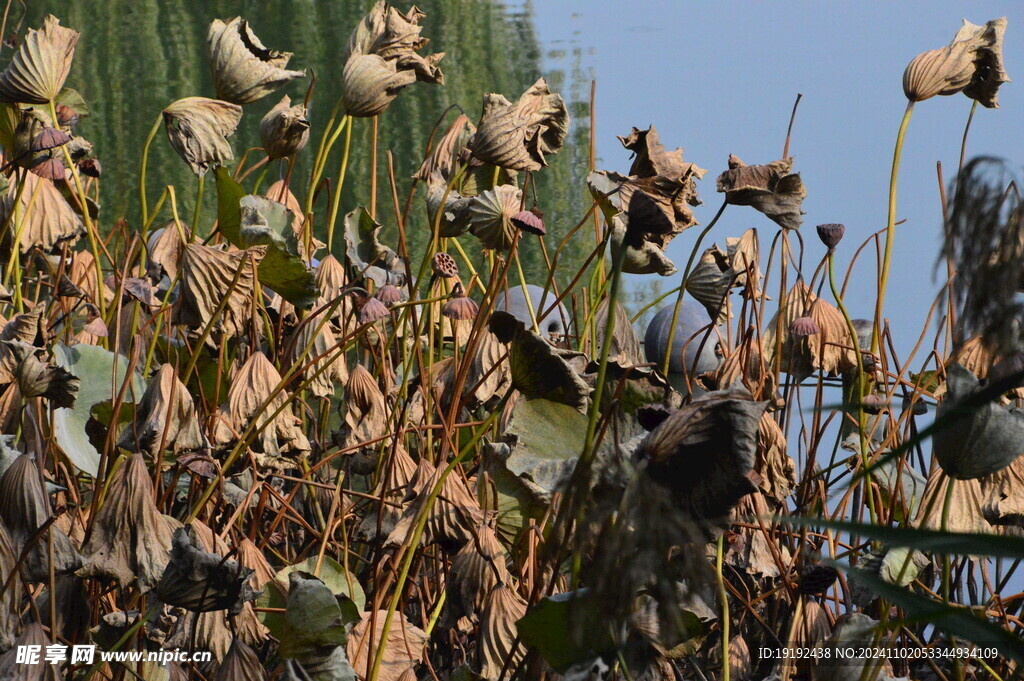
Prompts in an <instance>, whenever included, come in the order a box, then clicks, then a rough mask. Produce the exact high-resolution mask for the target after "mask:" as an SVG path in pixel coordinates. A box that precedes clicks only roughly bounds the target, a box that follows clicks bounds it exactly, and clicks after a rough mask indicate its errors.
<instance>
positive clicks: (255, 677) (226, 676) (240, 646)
mask: <svg viewBox="0 0 1024 681" xmlns="http://www.w3.org/2000/svg"><path fill="white" fill-rule="evenodd" d="M266 679H267V672H266V671H264V669H263V665H262V664H260V658H259V657H258V656H257V655H256V651H255V650H253V649H252V648H250V647H249V646H248V645H247V644H246V643H245V641H243V640H242V639H240V638H235V639H233V640H232V641H231V647H230V648H228V653H227V655H225V656H224V660H223V661H222V662H221V663H220V668H219V669H217V675H216V676H214V677H213V681H266Z"/></svg>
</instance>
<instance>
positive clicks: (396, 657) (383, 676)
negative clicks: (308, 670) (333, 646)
mask: <svg viewBox="0 0 1024 681" xmlns="http://www.w3.org/2000/svg"><path fill="white" fill-rule="evenodd" d="M387 614H388V613H387V611H386V610H378V611H377V612H376V613H372V612H364V613H362V616H361V618H360V620H359V622H358V623H356V625H355V627H353V628H352V631H351V632H349V635H348V643H347V645H346V652H347V653H348V658H349V660H351V661H352V666H353V667H354V668H355V670H356V674H358V675H359V678H361V679H368V678H370V669H371V668H372V666H373V658H374V655H375V654H376V652H377V648H378V646H382V645H383V646H385V648H384V657H383V658H382V659H381V664H380V671H379V673H378V675H377V678H378V679H380V680H381V681H399V678H400V677H401V676H402V674H404V673H405V672H406V671H408V670H410V669H414V668H415V667H416V665H418V664H419V663H420V662H422V661H423V655H424V646H426V644H427V640H428V638H429V637H428V636H427V633H426V632H425V631H423V630H422V629H420V628H419V627H417V626H416V625H414V624H412V623H411V622H409V620H407V619H406V617H405V615H404V614H403V613H400V612H398V613H395V617H394V618H393V619H392V621H391V627H390V628H389V629H388V635H387V640H383V639H384V636H383V635H384V620H385V619H386V618H387ZM371 627H372V636H371ZM371 640H372V642H373V647H372V648H371V647H370V645H371Z"/></svg>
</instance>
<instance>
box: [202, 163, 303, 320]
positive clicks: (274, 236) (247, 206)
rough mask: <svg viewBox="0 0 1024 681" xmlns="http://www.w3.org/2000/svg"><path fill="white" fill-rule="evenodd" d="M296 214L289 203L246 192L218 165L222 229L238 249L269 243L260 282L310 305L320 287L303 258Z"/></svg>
mask: <svg viewBox="0 0 1024 681" xmlns="http://www.w3.org/2000/svg"><path fill="white" fill-rule="evenodd" d="M285 198H286V199H287V197H285ZM296 217H297V216H296V215H295V214H294V213H293V212H292V211H291V210H289V208H288V206H287V204H286V203H282V202H278V201H276V200H271V199H268V198H266V197H263V196H252V195H246V193H245V190H244V189H243V188H242V186H241V185H240V184H238V183H237V182H235V180H234V179H232V177H231V173H230V172H228V170H227V169H226V168H218V170H217V224H218V227H217V228H218V230H219V231H220V232H221V234H223V235H224V236H225V238H227V240H228V241H230V242H231V243H232V244H234V245H235V246H237V247H238V248H253V247H255V246H266V249H267V252H266V255H265V256H264V258H263V260H261V261H260V265H259V278H260V283H261V284H264V285H265V286H267V287H268V288H270V289H271V290H272V291H275V292H277V293H279V294H281V297H282V298H284V299H285V300H287V301H289V302H290V303H293V304H294V305H299V306H302V307H308V306H309V305H312V304H313V303H314V302H315V301H316V299H317V297H318V290H317V287H316V278H315V276H314V273H313V270H312V269H311V268H310V267H309V265H307V264H306V262H305V261H304V258H303V254H305V250H304V244H301V243H300V241H299V239H300V237H301V233H296V231H295V228H294V225H295V220H296ZM229 281H230V280H229Z"/></svg>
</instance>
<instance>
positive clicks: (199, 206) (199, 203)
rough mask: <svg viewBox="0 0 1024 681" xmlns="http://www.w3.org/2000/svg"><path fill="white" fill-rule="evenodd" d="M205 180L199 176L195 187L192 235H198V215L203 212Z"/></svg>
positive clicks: (202, 176)
mask: <svg viewBox="0 0 1024 681" xmlns="http://www.w3.org/2000/svg"><path fill="white" fill-rule="evenodd" d="M205 178H206V176H205V175H200V176H199V185H198V186H197V187H196V207H195V211H193V213H192V234H198V233H199V215H200V213H201V212H202V210H203V185H204V184H205V182H204V181H203V180H204V179H205Z"/></svg>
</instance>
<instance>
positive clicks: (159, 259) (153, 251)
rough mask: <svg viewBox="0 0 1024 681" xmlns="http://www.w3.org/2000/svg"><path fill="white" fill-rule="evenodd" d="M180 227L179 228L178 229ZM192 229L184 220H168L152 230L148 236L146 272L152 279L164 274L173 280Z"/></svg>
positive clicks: (156, 279) (155, 279)
mask: <svg viewBox="0 0 1024 681" xmlns="http://www.w3.org/2000/svg"><path fill="white" fill-rule="evenodd" d="M179 227H180V229H179ZM191 233H192V230H191V229H189V226H188V225H186V224H185V223H184V222H179V223H175V221H174V220H168V221H167V222H165V223H164V224H162V225H160V226H159V227H157V228H156V229H155V230H153V233H152V235H151V236H150V237H149V244H148V247H147V248H148V253H149V267H148V272H147V274H148V275H149V276H150V277H151V278H152V279H153V280H154V281H159V280H160V277H162V276H166V277H167V278H168V279H170V280H171V281H174V279H175V277H177V276H178V270H179V269H180V267H181V258H182V251H183V250H184V248H185V244H186V243H188V239H189V235H190V234H191Z"/></svg>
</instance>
